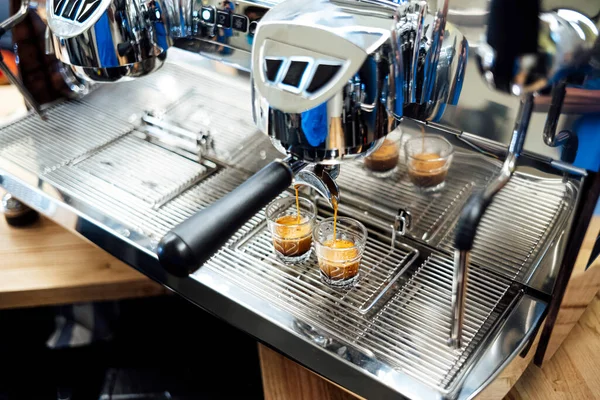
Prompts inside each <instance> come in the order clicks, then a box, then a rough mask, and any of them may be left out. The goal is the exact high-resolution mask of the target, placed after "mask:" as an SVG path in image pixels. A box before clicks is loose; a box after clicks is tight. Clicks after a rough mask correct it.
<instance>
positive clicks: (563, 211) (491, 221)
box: [440, 173, 576, 280]
mask: <svg viewBox="0 0 600 400" xmlns="http://www.w3.org/2000/svg"><path fill="white" fill-rule="evenodd" d="M575 194H576V189H575V187H574V186H573V185H572V184H571V183H565V182H563V181H562V180H560V179H542V178H537V177H534V176H529V175H525V174H521V173H517V174H516V175H515V176H514V177H513V178H512V179H511V180H510V181H509V182H508V184H507V185H506V186H505V187H504V188H503V189H502V190H501V191H500V192H499V193H498V194H497V195H496V197H495V198H494V201H493V202H492V204H491V205H490V207H489V208H488V209H487V210H486V212H485V214H484V216H483V218H482V220H481V223H480V225H479V228H478V230H477V235H476V237H475V243H474V245H473V250H472V251H471V262H473V263H477V264H480V265H485V266H487V267H489V268H492V269H494V270H496V271H497V272H499V273H501V274H503V275H504V276H507V277H508V278H510V279H518V280H523V279H525V278H527V276H528V275H530V274H531V273H532V272H533V270H534V268H532V267H535V264H536V262H537V261H539V260H540V259H541V257H542V256H543V255H544V253H545V251H546V250H547V248H548V247H549V246H550V245H552V242H553V239H554V237H555V236H556V234H557V233H558V232H559V231H560V230H561V229H562V228H563V227H564V224H565V222H566V219H567V217H568V215H569V212H568V211H569V209H570V208H571V207H572V206H573V204H574V201H575ZM454 232H455V231H454V229H452V230H450V231H449V232H448V234H447V235H446V237H445V238H444V239H443V240H442V243H441V244H440V247H441V248H444V249H446V250H448V251H454V244H453V240H454Z"/></svg>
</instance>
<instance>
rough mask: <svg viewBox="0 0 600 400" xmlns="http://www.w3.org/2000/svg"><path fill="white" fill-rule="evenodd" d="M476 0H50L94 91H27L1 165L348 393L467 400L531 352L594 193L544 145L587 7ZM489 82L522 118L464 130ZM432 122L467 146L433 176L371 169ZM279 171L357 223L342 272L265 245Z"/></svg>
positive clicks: (541, 345) (540, 341) (61, 41)
mask: <svg viewBox="0 0 600 400" xmlns="http://www.w3.org/2000/svg"><path fill="white" fill-rule="evenodd" d="M28 3H29V2H28V1H24V2H23V7H21V9H19V10H18V11H17V14H16V15H15V17H13V18H11V19H10V20H9V21H6V22H4V23H1V24H0V32H2V31H6V30H7V29H10V28H11V27H12V26H14V25H15V24H16V23H18V22H19V20H20V19H21V18H22V17H23V16H24V15H25V14H26V13H27V10H28V7H27V6H28ZM457 3H458V1H457ZM484 3H486V4H484V6H485V7H484V8H483V9H482V10H481V11H480V12H474V11H473V10H470V9H460V8H459V9H456V8H452V7H453V1H452V0H439V1H437V2H427V1H418V0H405V1H399V2H392V1H385V0H309V1H306V0H302V1H299V0H286V1H283V2H280V3H278V2H269V1H267V2H265V1H254V0H253V1H248V0H240V1H229V0H223V1H218V0H208V1H202V2H200V1H192V0H47V1H46V9H45V14H46V21H47V25H48V31H47V39H48V40H47V48H46V51H47V52H48V53H52V54H55V56H56V57H57V58H58V59H59V60H60V61H62V62H63V63H64V64H65V65H66V66H67V67H68V68H69V69H70V73H71V74H72V78H71V79H73V80H77V88H78V89H77V90H78V92H81V93H84V94H85V95H84V96H80V97H79V98H78V99H72V100H70V101H59V102H56V103H52V104H46V105H44V106H39V105H37V104H36V102H35V98H34V97H35V96H33V95H32V94H30V93H28V91H27V89H26V88H22V90H23V92H24V93H25V98H26V99H28V102H29V103H30V104H31V105H32V108H33V109H35V110H37V111H38V112H39V113H40V114H42V115H43V117H44V119H41V118H39V117H38V116H36V115H34V114H30V115H27V116H26V117H24V118H22V119H19V120H17V121H14V122H12V123H10V124H7V125H6V126H4V127H2V128H0V185H1V186H2V187H4V188H5V189H6V190H7V191H8V192H9V193H11V196H12V197H13V198H16V199H19V200H20V201H21V202H23V203H24V204H26V205H27V206H29V207H32V208H33V209H35V210H37V211H39V212H41V213H42V214H44V215H47V216H48V217H49V218H51V219H53V220H54V221H56V222H58V223H59V224H61V225H63V226H65V227H67V228H68V229H70V230H72V231H74V232H76V233H78V234H80V235H82V236H83V237H85V238H87V239H89V240H91V241H92V242H93V243H95V244H96V245H98V246H100V247H101V248H103V249H104V250H106V251H108V252H109V253H111V254H113V255H115V256H116V257H118V258H119V259H121V260H123V261H125V262H127V263H128V264H130V265H131V266H132V267H134V268H136V269H138V270H140V271H141V272H143V273H144V274H146V275H147V276H149V277H151V278H152V279H154V280H156V281H158V282H160V283H161V284H163V285H165V286H167V287H168V288H170V289H172V290H173V291H175V292H176V293H179V294H180V295H182V296H183V297H185V298H186V299H188V300H190V301H191V302H193V303H195V304H197V305H198V306H200V307H202V308H204V309H206V310H208V311H209V312H211V313H213V314H216V315H219V316H220V317H222V318H223V319H225V320H226V321H228V322H229V323H231V324H233V325H234V326H236V327H238V328H239V329H242V330H244V331H246V332H248V333H250V334H251V335H253V336H255V337H257V338H258V339H259V340H261V341H263V342H266V343H268V344H269V345H270V346H272V347H274V348H276V349H278V350H279V351H281V352H282V353H284V354H286V355H288V356H290V357H291V358H293V359H295V360H297V361H298V362H300V363H302V364H304V365H305V366H307V367H308V368H310V369H312V370H314V371H316V372H317V373H319V374H321V375H323V376H325V377H327V378H328V379H330V380H332V381H334V382H336V383H338V384H340V385H342V386H344V387H346V388H348V389H349V390H351V391H353V392H355V393H357V394H359V395H363V396H365V397H373V398H375V397H377V398H378V397H398V396H402V397H406V398H411V399H428V398H461V399H463V398H465V399H466V398H473V397H474V396H477V395H478V394H480V393H481V392H482V391H484V390H485V389H486V388H487V387H490V386H493V385H494V379H495V378H496V377H498V376H499V375H501V374H502V372H503V371H504V370H505V369H506V368H508V366H509V365H511V363H513V362H514V363H517V362H518V360H519V358H521V357H525V356H527V355H528V354H535V360H536V362H537V363H538V364H541V362H542V360H543V359H544V355H545V351H546V348H547V346H548V344H549V343H550V341H551V337H552V336H551V335H552V332H553V327H554V326H553V325H554V322H555V321H556V317H557V314H558V311H559V309H560V306H561V302H562V298H563V296H564V293H565V290H566V287H567V285H568V283H569V278H570V276H571V272H572V270H573V266H574V263H575V259H576V257H577V254H578V252H579V248H580V247H581V243H582V240H583V235H584V234H585V231H586V230H587V227H588V224H589V220H590V218H591V215H592V212H593V209H594V207H595V204H596V202H597V199H598V195H599V193H600V179H598V177H597V174H596V172H594V171H592V170H590V169H585V168H582V167H578V166H576V165H574V164H573V159H574V158H573V157H571V158H570V159H568V158H565V157H562V158H561V156H560V154H558V153H557V152H556V151H555V150H556V149H557V148H559V147H561V146H562V147H565V144H569V145H571V146H575V151H574V152H575V153H576V152H577V151H576V150H577V149H576V144H575V145H574V144H573V143H576V133H575V132H574V131H575V129H574V128H572V125H573V120H572V119H570V117H569V105H570V104H571V102H570V100H569V98H570V96H569V93H572V91H571V90H572V89H573V88H576V89H577V90H587V88H588V87H589V83H590V82H592V81H593V80H594V79H597V78H600V67H598V65H600V64H598V61H599V57H600V53H599V49H600V47H599V46H600V41H599V40H598V29H597V27H596V25H595V24H596V23H595V22H594V21H592V20H591V19H590V18H588V17H587V16H585V15H584V14H582V13H580V12H577V11H573V10H567V9H555V10H547V9H544V8H543V5H541V4H540V2H538V1H527V2H519V3H517V1H516V0H494V1H491V2H490V4H489V8H488V4H487V2H484ZM478 26H479V27H480V28H481V32H482V33H485V35H483V39H480V38H479V37H475V38H472V37H470V36H469V34H470V33H471V32H472V31H473V30H474V27H478ZM167 55H168V56H167ZM0 65H1V64H0ZM248 72H249V73H248ZM12 81H13V82H15V83H19V82H18V79H17V78H16V77H12ZM83 88H85V90H84V89H83ZM88 92H89V93H88ZM571 97H572V96H571ZM481 98H486V99H493V101H489V102H488V103H486V104H488V106H494V105H498V104H508V106H498V107H499V109H501V110H502V112H500V113H498V115H496V114H494V115H493V117H494V118H495V119H492V120H489V119H484V120H485V121H488V122H489V121H492V122H494V121H498V120H499V121H500V123H498V124H496V125H494V124H493V123H492V124H488V125H487V126H486V129H487V128H489V129H491V128H493V127H494V126H495V127H496V128H497V127H499V126H504V125H506V124H507V123H510V124H511V125H514V128H513V129H512V130H508V131H506V132H504V136H502V135H497V136H496V137H495V138H494V137H489V135H487V136H486V134H487V133H488V132H478V131H470V130H468V129H465V128H464V127H463V126H462V125H465V124H467V123H472V121H473V119H474V118H469V117H467V118H465V115H467V116H469V114H468V112H473V110H475V109H477V107H476V106H475V104H477V103H480V102H481ZM544 101H545V102H546V103H544ZM544 104H546V105H544ZM492 114H493V113H492V111H489V112H488V111H486V110H483V111H480V112H479V113H477V114H475V115H476V116H477V118H488V117H490V115H492ZM571 114H572V113H571ZM580 114H581V112H578V113H577V115H580ZM583 114H585V112H583ZM482 126H485V125H482ZM257 129H258V131H257ZM421 130H422V131H427V132H432V133H436V134H438V135H442V136H444V137H445V138H446V139H447V140H449V141H450V142H451V143H452V144H453V145H454V147H455V148H456V149H457V152H456V155H455V160H454V162H453V165H452V167H451V170H450V172H449V175H448V177H447V185H446V187H445V188H444V190H443V191H442V192H441V193H439V194H436V195H435V196H432V195H426V194H423V193H419V192H416V191H415V190H414V188H412V186H411V185H410V183H409V182H408V180H407V177H406V169H405V167H403V166H402V165H400V167H399V168H400V171H399V173H398V174H397V175H396V176H394V177H393V178H390V179H386V180H382V179H377V178H375V177H373V176H371V175H370V174H369V173H368V171H366V169H365V168H364V166H363V165H362V162H361V158H362V157H364V156H366V155H368V154H370V153H371V152H373V151H374V150H376V149H377V148H378V147H379V146H380V145H381V143H382V142H383V140H384V139H385V138H386V137H390V138H395V139H394V140H398V141H400V142H402V141H403V140H406V137H405V136H410V134H411V132H413V131H414V132H417V133H418V132H419V131H421ZM498 130H499V131H501V130H502V129H500V128H498ZM528 131H529V133H528ZM399 132H402V135H401V137H400V138H396V137H395V136H394V135H398V134H399ZM526 137H527V138H529V137H536V138H539V139H540V142H541V141H542V140H543V143H544V145H543V146H545V147H544V150H545V153H544V152H542V153H544V154H541V153H540V152H538V151H530V150H528V149H527V144H526V141H525V139H526ZM506 139H507V140H506ZM506 143H508V147H506ZM546 147H547V148H546ZM292 185H300V186H305V187H307V188H308V189H309V190H308V191H307V195H308V196H310V197H311V199H312V200H313V201H314V202H315V204H316V205H317V207H318V210H319V215H320V216H329V215H331V200H332V199H335V200H338V201H340V208H339V212H340V213H341V214H342V215H349V216H352V217H353V218H356V219H358V220H360V221H361V222H363V223H364V224H365V225H366V226H367V227H368V229H369V240H368V243H367V248H366V253H365V257H364V260H363V266H362V267H361V268H362V269H363V271H364V272H361V278H360V281H359V282H358V283H357V285H356V286H355V287H353V288H351V289H348V290H336V289H332V288H330V287H327V286H326V285H324V284H323V283H322V282H321V281H320V280H319V278H318V267H317V266H316V261H315V260H314V259H311V260H310V261H309V262H308V264H307V265H306V266H303V267H291V266H289V265H286V264H283V263H281V262H280V261H278V260H277V258H276V257H274V256H273V254H272V251H271V247H270V243H269V240H270V239H269V235H268V231H267V228H266V222H265V213H264V210H263V208H264V207H265V206H266V205H267V204H268V203H269V202H270V201H271V200H273V199H274V198H276V197H277V196H288V195H290V193H289V192H287V189H288V188H290V187H291V186H292Z"/></svg>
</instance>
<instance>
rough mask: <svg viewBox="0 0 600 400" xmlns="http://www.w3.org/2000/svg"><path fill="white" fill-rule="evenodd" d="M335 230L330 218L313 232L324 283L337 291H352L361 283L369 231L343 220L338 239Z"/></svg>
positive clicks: (319, 224)
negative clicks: (360, 276) (358, 281)
mask: <svg viewBox="0 0 600 400" xmlns="http://www.w3.org/2000/svg"><path fill="white" fill-rule="evenodd" d="M333 230H334V229H333V218H327V219H324V220H323V221H321V222H319V223H318V224H317V225H316V226H315V229H314V231H313V240H314V242H315V251H316V253H317V260H318V262H319V269H320V271H321V280H322V281H323V282H324V283H326V284H327V285H329V286H332V287H335V288H344V289H345V288H350V287H352V286H353V285H354V284H355V283H356V281H357V280H358V276H359V271H360V263H361V260H362V256H363V253H364V251H365V246H366V244H367V229H366V228H365V226H364V225H363V224H361V223H360V222H358V221H357V220H355V219H352V218H345V217H340V218H338V219H337V225H336V229H335V238H334V233H333Z"/></svg>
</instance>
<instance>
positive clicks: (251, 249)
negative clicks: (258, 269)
mask: <svg viewBox="0 0 600 400" xmlns="http://www.w3.org/2000/svg"><path fill="white" fill-rule="evenodd" d="M261 217H262V215H261ZM235 249H236V250H237V251H239V252H242V253H245V254H247V255H249V256H251V257H253V258H255V259H257V260H260V261H262V262H263V263H265V264H268V265H269V268H274V269H277V270H279V272H280V273H281V274H282V275H284V276H285V275H288V276H289V278H290V279H291V280H292V281H295V282H296V285H297V287H298V289H299V290H303V289H304V290H305V289H308V288H312V290H311V291H312V292H313V293H314V294H319V295H320V296H322V297H323V301H324V302H329V303H331V304H333V303H335V302H343V303H344V306H345V307H349V308H351V309H352V310H353V311H355V312H358V313H361V314H365V313H368V312H369V311H371V310H372V309H373V308H374V306H375V305H376V303H377V302H378V301H379V300H380V299H382V298H383V297H384V296H385V295H386V292H387V291H388V290H389V289H390V288H391V287H392V286H393V285H394V283H396V281H397V280H398V278H399V277H400V276H401V275H402V274H403V273H404V272H406V269H407V268H408V267H409V266H410V264H411V263H412V262H414V261H415V259H416V258H417V257H418V255H419V253H418V251H416V250H415V249H413V248H411V247H409V246H406V245H403V244H399V245H397V247H396V248H392V247H390V246H385V245H383V244H381V243H380V242H378V241H376V240H373V239H369V240H368V241H367V247H366V250H365V254H364V256H363V259H362V263H361V267H360V275H359V280H358V282H357V283H356V285H355V286H354V287H353V288H351V289H345V290H336V289H333V288H330V287H329V286H327V285H326V284H324V283H322V282H321V279H320V273H319V266H318V264H317V257H316V255H315V252H314V251H313V252H312V253H311V256H310V259H309V260H308V261H307V262H305V263H303V264H301V265H286V264H285V263H282V262H281V261H279V259H278V258H277V256H276V255H275V253H274V251H273V243H272V241H271V234H270V232H269V229H268V227H267V224H266V223H265V222H262V223H261V224H259V225H258V226H257V227H256V228H255V229H253V230H252V231H251V232H250V233H249V234H248V235H247V236H246V237H245V238H244V239H243V240H242V241H240V242H239V243H237V244H236V245H235ZM290 295H292V296H294V294H293V293H292V292H290ZM323 304H325V303H323Z"/></svg>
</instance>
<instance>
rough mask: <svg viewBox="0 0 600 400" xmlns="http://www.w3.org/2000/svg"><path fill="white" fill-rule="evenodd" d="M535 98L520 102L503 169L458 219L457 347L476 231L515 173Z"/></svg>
mask: <svg viewBox="0 0 600 400" xmlns="http://www.w3.org/2000/svg"><path fill="white" fill-rule="evenodd" d="M533 99H534V95H533V94H528V95H526V96H525V97H524V98H523V99H522V100H521V104H520V106H519V113H518V115H517V120H516V122H515V127H514V129H513V134H512V137H511V139H510V145H509V146H508V153H507V155H506V159H505V160H504V164H503V165H502V168H501V169H500V173H499V174H498V176H496V178H495V179H494V180H493V181H492V182H491V183H490V184H489V185H488V186H487V187H486V188H485V189H484V190H483V191H482V192H477V193H474V194H473V195H472V196H471V197H470V198H469V200H468V201H467V203H466V204H465V207H464V208H463V210H462V213H461V215H460V218H459V220H458V225H457V230H456V236H455V238H454V248H455V251H454V280H453V283H452V309H451V313H452V315H451V317H452V318H451V321H452V326H451V328H450V329H451V331H450V338H449V339H448V344H449V345H450V346H452V347H454V348H460V347H461V345H462V328H463V322H464V317H465V302H466V295H467V280H468V272H469V271H468V268H469V258H470V253H471V249H472V248H473V241H474V240H475V235H476V233H477V228H478V226H479V223H480V222H481V218H482V217H483V214H484V213H485V210H486V209H487V208H488V207H489V205H490V204H491V203H492V201H493V200H494V196H495V195H496V193H498V192H499V191H500V189H502V188H503V187H504V186H505V185H506V184H507V183H508V181H509V180H510V178H511V177H512V175H513V173H514V172H515V169H516V166H517V160H518V159H519V156H520V155H521V151H522V150H523V143H524V142H525V135H526V134H527V128H528V126H529V120H530V118H531V113H532V112H533Z"/></svg>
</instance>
